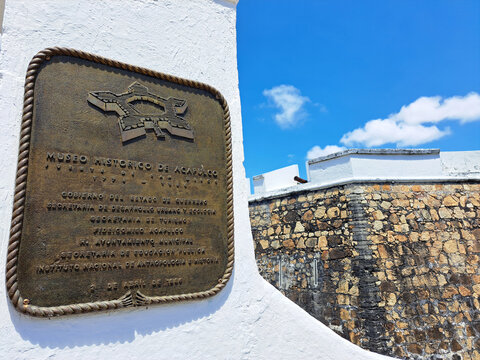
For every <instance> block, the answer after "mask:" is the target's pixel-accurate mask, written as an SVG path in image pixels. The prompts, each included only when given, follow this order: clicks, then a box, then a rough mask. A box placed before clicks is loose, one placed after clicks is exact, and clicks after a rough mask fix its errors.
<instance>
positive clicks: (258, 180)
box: [253, 164, 298, 194]
mask: <svg viewBox="0 0 480 360" xmlns="http://www.w3.org/2000/svg"><path fill="white" fill-rule="evenodd" d="M295 176H298V165H297V164H295V165H290V166H286V167H283V168H280V169H277V170H274V171H270V172H267V173H264V174H261V175H257V176H254V177H253V192H254V193H255V194H262V193H265V192H268V191H274V190H278V189H284V188H287V187H290V186H295V185H297V182H296V181H295V180H293V178H294V177H295Z"/></svg>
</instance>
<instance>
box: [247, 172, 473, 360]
mask: <svg viewBox="0 0 480 360" xmlns="http://www.w3.org/2000/svg"><path fill="white" fill-rule="evenodd" d="M250 218H251V224H252V232H253V237H254V243H255V254H256V259H257V264H258V267H259V270H260V273H261V274H262V276H263V277H264V278H265V279H267V280H268V281H269V282H270V283H272V284H273V285H274V286H276V287H277V288H278V289H279V290H280V291H281V292H282V293H283V294H285V295H286V296H287V297H288V298H290V299H291V300H292V301H294V302H296V303H297V304H298V305H300V306H301V307H303V308H304V309H305V310H306V311H308V312H309V313H310V314H311V315H313V316H314V317H316V318H317V319H318V320H320V321H321V322H323V323H324V324H326V325H327V326H329V327H330V328H331V329H333V330H334V331H336V332H337V333H339V334H340V335H342V336H344V337H345V338H347V339H349V340H350V341H351V342H353V343H355V344H358V345H359V346H361V347H363V348H365V349H368V350H371V351H375V352H379V353H382V354H386V355H391V356H394V357H398V358H404V359H432V360H433V359H454V360H456V359H464V360H469V359H475V360H479V359H480V301H479V300H480V299H479V298H480V267H479V259H480V226H479V225H480V184H479V183H478V181H470V182H468V181H467V182H460V181H458V182H455V183H403V184H402V183H398V184H392V183H377V184H371V183H357V184H350V185H343V186H333V187H330V188H326V189H320V190H306V191H303V192H295V193H289V194H285V195H278V196H277V197H274V198H266V199H260V200H253V201H251V202H250Z"/></svg>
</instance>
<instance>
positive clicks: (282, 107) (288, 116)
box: [263, 85, 310, 129]
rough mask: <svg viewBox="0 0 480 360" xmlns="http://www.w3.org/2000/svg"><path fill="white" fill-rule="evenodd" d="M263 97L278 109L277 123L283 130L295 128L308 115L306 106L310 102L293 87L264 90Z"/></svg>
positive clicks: (280, 86) (275, 117) (281, 86)
mask: <svg viewBox="0 0 480 360" xmlns="http://www.w3.org/2000/svg"><path fill="white" fill-rule="evenodd" d="M263 95H264V96H266V97H267V98H268V99H269V100H271V101H272V102H273V105H274V107H276V108H277V109H278V111H279V112H278V113H277V114H275V116H274V119H275V122H276V123H277V124H278V125H279V126H280V127H281V128H283V129H287V128H290V127H293V126H295V125H296V124H298V122H299V121H300V120H301V119H302V118H303V117H304V116H305V115H306V111H305V109H304V105H305V104H306V103H307V102H309V101H310V99H309V98H308V97H306V96H302V94H301V92H300V90H298V89H297V88H296V87H295V86H292V85H279V86H275V87H273V88H271V89H265V90H263Z"/></svg>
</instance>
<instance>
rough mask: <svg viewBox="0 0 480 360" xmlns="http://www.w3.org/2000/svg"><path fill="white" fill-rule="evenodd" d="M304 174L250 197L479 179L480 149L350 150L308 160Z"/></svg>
mask: <svg viewBox="0 0 480 360" xmlns="http://www.w3.org/2000/svg"><path fill="white" fill-rule="evenodd" d="M307 175H308V180H309V182H308V183H307V184H297V185H295V186H288V187H287V186H285V187H284V188H276V189H272V190H270V191H264V192H257V191H256V189H255V192H254V195H252V196H250V197H249V200H250V201H258V200H262V199H267V198H274V197H280V196H284V195H287V194H290V193H295V192H298V191H309V190H316V189H322V188H328V187H332V186H337V185H344V184H351V183H362V182H365V183H372V182H392V183H395V182H461V181H480V151H452V152H440V150H438V149H349V150H345V151H341V152H337V153H334V154H330V155H327V156H323V157H319V158H316V159H313V160H309V161H307ZM278 182H279V183H281V181H280V180H278Z"/></svg>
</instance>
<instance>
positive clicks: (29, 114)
mask: <svg viewBox="0 0 480 360" xmlns="http://www.w3.org/2000/svg"><path fill="white" fill-rule="evenodd" d="M59 55H63V56H71V57H75V58H79V59H84V60H88V61H92V62H96V63H99V64H103V65H108V66H111V67H115V68H118V69H122V70H127V71H131V72H135V73H139V74H142V75H148V76H151V77H154V78H157V79H161V80H165V81H169V82H173V83H177V84H179V85H185V86H189V87H193V88H197V89H201V90H205V91H208V92H210V93H211V94H213V95H214V96H215V98H216V99H217V100H218V101H219V102H220V104H221V106H222V108H223V113H224V127H225V143H226V160H227V178H226V180H227V181H226V185H227V236H228V239H227V240H228V244H227V268H226V270H225V273H224V274H223V276H222V277H221V278H220V279H219V280H218V284H216V285H215V286H214V287H213V288H211V289H210V290H207V291H202V292H195V293H190V294H181V295H171V296H152V297H150V296H146V295H144V294H142V293H140V292H139V291H133V292H131V291H129V292H127V293H126V294H125V295H123V296H122V297H121V298H119V299H116V300H109V301H97V302H90V303H82V304H71V305H62V306H52V307H40V306H35V305H33V304H29V301H28V299H24V298H23V297H22V295H21V294H20V292H19V290H18V282H17V262H18V252H19V247H20V241H21V235H22V225H23V216H24V203H25V194H26V185H27V172H28V156H29V149H30V131H31V124H32V118H33V96H34V86H35V79H36V76H37V74H38V71H39V69H40V66H41V65H42V63H44V62H45V61H48V60H50V58H51V57H53V56H59ZM233 226H234V222H233V178H232V139H231V126H230V111H229V108H228V104H227V101H226V100H225V98H224V97H223V96H222V94H221V93H220V92H219V91H218V90H216V89H215V88H213V87H212V86H210V85H207V84H204V83H201V82H198V81H193V80H187V79H182V78H179V77H176V76H172V75H168V74H163V73H160V72H157V71H153V70H149V69H146V68H142V67H138V66H133V65H129V64H125V63H122V62H119V61H115V60H111V59H107V58H104V57H101V56H98V55H93V54H90V53H86V52H83V51H80V50H75V49H69V48H61V47H54V48H47V49H45V50H42V51H40V52H39V53H37V54H36V55H35V56H34V57H33V59H32V61H31V62H30V64H29V65H28V69H27V75H26V79H25V94H24V103H23V117H22V125H21V131H20V145H19V154H18V164H17V175H16V180H15V196H14V202H13V213H12V224H11V228H10V241H9V244H8V252H7V266H6V286H7V292H8V295H9V297H10V299H11V301H12V303H13V305H14V306H15V308H16V309H17V310H19V311H20V312H23V313H27V314H30V315H33V316H44V317H50V316H59V315H66V314H76V313H84V312H90V311H100V310H108V309H117V308H122V307H128V306H140V305H148V304H158V303H167V302H174V301H183V300H194V299H203V298H206V297H209V296H212V295H215V294H216V293H218V292H219V291H220V290H221V289H222V288H224V287H225V285H226V283H227V281H228V279H229V278H230V276H231V275H232V270H233V261H234V241H233V232H234V231H233Z"/></svg>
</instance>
